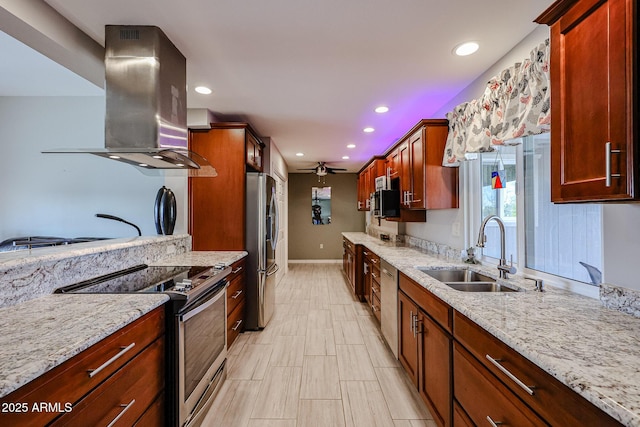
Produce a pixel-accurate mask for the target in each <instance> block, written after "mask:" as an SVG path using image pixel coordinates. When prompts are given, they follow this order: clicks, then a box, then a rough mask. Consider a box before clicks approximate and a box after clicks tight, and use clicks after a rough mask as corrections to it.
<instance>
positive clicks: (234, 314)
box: [227, 258, 246, 348]
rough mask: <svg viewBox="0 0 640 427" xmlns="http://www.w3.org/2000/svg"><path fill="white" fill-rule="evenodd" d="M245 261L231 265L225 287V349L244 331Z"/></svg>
mask: <svg viewBox="0 0 640 427" xmlns="http://www.w3.org/2000/svg"><path fill="white" fill-rule="evenodd" d="M245 264H246V261H245V259H244V258H243V259H241V260H238V261H236V262H234V263H233V264H232V265H231V274H230V275H229V276H228V280H229V284H228V285H227V348H229V347H231V344H233V342H234V341H235V340H236V338H238V335H239V334H240V333H241V332H242V331H243V329H244V318H245V317H244V306H245V283H246V275H245Z"/></svg>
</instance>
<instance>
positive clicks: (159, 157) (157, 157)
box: [151, 154, 162, 160]
mask: <svg viewBox="0 0 640 427" xmlns="http://www.w3.org/2000/svg"><path fill="white" fill-rule="evenodd" d="M151 157H153V158H154V159H159V160H161V159H162V156H161V155H159V154H156V155H155V156H151Z"/></svg>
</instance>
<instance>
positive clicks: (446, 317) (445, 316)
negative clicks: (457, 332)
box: [398, 273, 453, 332]
mask: <svg viewBox="0 0 640 427" xmlns="http://www.w3.org/2000/svg"><path fill="white" fill-rule="evenodd" d="M398 284H399V286H400V289H402V290H403V291H404V293H405V294H407V295H408V296H409V297H410V298H411V299H412V300H414V301H415V302H416V303H417V304H418V306H420V307H421V308H422V309H423V310H424V311H425V312H427V314H429V316H431V317H432V318H433V319H434V320H435V321H436V322H438V323H439V324H440V326H442V327H443V328H444V329H446V330H447V331H448V332H451V330H452V312H453V310H452V309H451V307H450V306H449V304H447V303H445V302H444V301H442V300H441V299H440V298H438V297H436V296H435V295H433V294H432V293H431V292H429V291H428V290H426V289H425V288H423V287H422V286H420V285H419V284H417V283H416V282H414V281H413V280H411V279H410V278H408V277H407V276H405V275H404V274H403V273H400V279H399V282H398Z"/></svg>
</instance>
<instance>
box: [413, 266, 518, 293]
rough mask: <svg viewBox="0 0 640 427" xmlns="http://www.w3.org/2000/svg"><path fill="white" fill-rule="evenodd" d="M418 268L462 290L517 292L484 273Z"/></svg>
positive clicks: (451, 286)
mask: <svg viewBox="0 0 640 427" xmlns="http://www.w3.org/2000/svg"><path fill="white" fill-rule="evenodd" d="M418 270H420V271H422V272H424V273H426V274H428V275H429V276H431V277H433V278H434V279H436V280H438V281H440V282H442V283H444V284H445V285H447V286H449V287H450V288H453V289H455V290H457V291H462V292H517V291H516V290H515V289H511V288H509V287H506V286H502V285H499V284H498V283H496V279H494V278H492V277H489V276H485V275H484V274H481V273H478V272H475V271H472V270H466V269H459V268H458V269H447V270H432V269H428V268H420V267H418Z"/></svg>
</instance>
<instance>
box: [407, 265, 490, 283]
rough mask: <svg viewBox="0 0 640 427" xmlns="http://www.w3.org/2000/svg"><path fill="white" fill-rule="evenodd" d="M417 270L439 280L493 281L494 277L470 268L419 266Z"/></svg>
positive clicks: (446, 281)
mask: <svg viewBox="0 0 640 427" xmlns="http://www.w3.org/2000/svg"><path fill="white" fill-rule="evenodd" d="M419 270H421V271H423V272H425V273H427V274H428V275H429V276H431V277H433V278H434V279H436V280H439V281H440V282H444V283H448V282H465V283H467V282H491V283H494V282H495V281H496V279H493V278H491V277H489V276H485V275H484V274H480V273H476V272H475V271H472V270H460V269H457V270H427V269H422V268H420V269H419Z"/></svg>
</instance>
